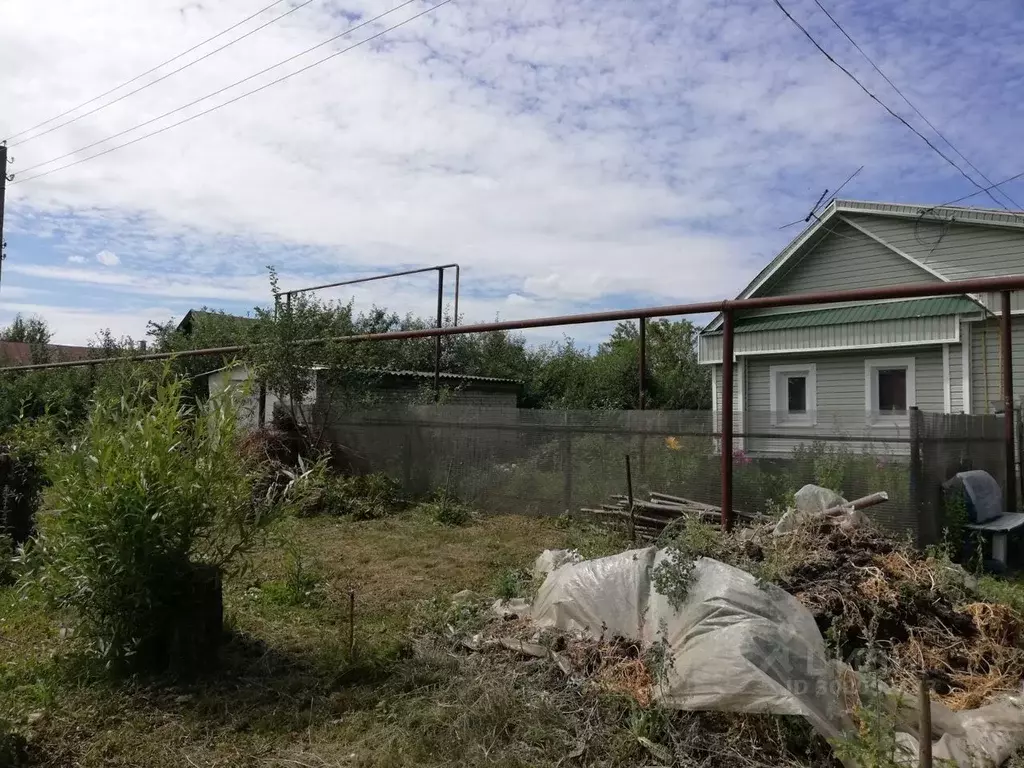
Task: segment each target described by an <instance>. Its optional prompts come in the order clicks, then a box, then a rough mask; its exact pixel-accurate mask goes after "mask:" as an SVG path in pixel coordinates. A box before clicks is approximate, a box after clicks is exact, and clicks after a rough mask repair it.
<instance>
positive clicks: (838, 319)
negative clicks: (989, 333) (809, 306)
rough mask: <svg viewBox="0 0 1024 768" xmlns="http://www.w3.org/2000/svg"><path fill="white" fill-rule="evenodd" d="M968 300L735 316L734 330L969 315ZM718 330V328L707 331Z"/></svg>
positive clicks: (936, 299)
mask: <svg viewBox="0 0 1024 768" xmlns="http://www.w3.org/2000/svg"><path fill="white" fill-rule="evenodd" d="M979 309H980V308H979V306H978V305H977V304H976V303H975V302H974V301H972V300H971V299H967V298H964V297H962V296H938V297H934V298H927V299H908V300H907V301H887V302H880V303H877V304H857V305H855V306H847V307H835V308H833V309H814V310H807V311H800V312H787V313H785V314H778V315H763V316H759V317H740V318H737V319H736V326H735V327H736V333H749V332H752V331H783V330H789V329H792V328H812V327H819V326H826V325H846V324H847V323H869V322H873V321H876V320H906V319H910V318H921V317H941V316H943V315H960V314H971V313H974V312H977V311H978V310H979ZM709 333H718V334H720V333H721V331H709Z"/></svg>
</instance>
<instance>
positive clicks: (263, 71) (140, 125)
mask: <svg viewBox="0 0 1024 768" xmlns="http://www.w3.org/2000/svg"><path fill="white" fill-rule="evenodd" d="M451 1H452V0H443V1H442V2H440V3H437V4H436V5H433V6H431V7H430V8H428V9H427V10H425V11H422V12H420V13H418V14H416V15H415V16H411V17H409V18H408V19H406V20H405V21H403V22H401V23H399V24H396V25H394V26H391V27H388V28H387V29H385V30H383V31H382V32H379V33H377V34H375V35H373V36H371V37H368V38H366V39H365V40H362V41H360V42H358V43H355V44H354V45H350V46H348V47H347V48H343V49H341V50H340V51H335V52H334V53H332V54H330V55H328V56H325V57H324V58H322V59H318V60H317V61H314V62H313V63H311V64H307V65H306V66H305V67H302V68H301V69H297V70H295V71H294V72H291V73H289V74H287V75H284V76H283V77H279V78H277V79H276V80H271V81H270V82H269V83H265V84H263V85H261V86H259V87H258V88H254V89H252V90H251V91H246V92H245V93H243V94H240V95H239V96H236V97H234V98H232V99H229V100H228V101H225V102H223V103H221V104H218V105H216V106H213V107H210V108H208V109H205V110H203V111H201V112H197V113H196V114H195V115H192V116H190V117H187V118H185V119H183V120H179V121H178V122H176V123H171V124H170V125H168V126H164V127H163V128H160V129H158V130H156V131H153V132H151V133H147V134H144V135H142V136H139V137H138V138H135V139H132V140H131V141H127V142H125V143H124V144H118V145H117V146H116V147H111V148H110V149H106V150H104V151H102V152H98V153H97V154H95V155H90V156H89V157H86V158H81V159H79V160H76V161H75V162H73V163H67V164H65V165H62V166H59V167H57V168H54V169H52V170H49V171H44V172H43V173H37V174H36V175H34V176H29V177H28V178H27V179H18V180H15V181H14V182H12V184H24V183H25V182H26V181H32V180H33V179H38V178H41V177H43V176H48V175H49V174H51V173H56V172H57V171H60V170H64V169H65V168H71V167H72V166H74V165H78V164H79V163H84V162H85V161H86V160H92V159H93V158H95V157H101V156H102V155H106V154H109V153H110V152H113V151H115V150H117V149H121V148H122V147H127V146H130V145H132V144H136V143H138V142H140V141H142V140H143V139H147V138H149V137H150V136H156V135H157V134H160V133H163V132H164V131H168V130H170V129H171V128H176V127H177V126H179V125H184V124H185V123H188V122H190V121H192V120H195V119H196V118H197V117H202V116H203V115H208V114H209V113H210V112H213V111H215V110H218V109H220V108H221V107H226V106H227V105H228V104H234V103H235V102H236V101H239V100H240V99H243V98H245V97H246V96H251V95H252V94H254V93H258V92H260V91H262V90H264V89H266V88H269V87H270V86H272V85H277V84H278V83H281V82H283V81H285V80H287V79H289V78H291V77H294V76H295V75H298V74H301V73H302V72H305V71H306V70H308V69H311V68H313V67H315V66H317V65H319V64H322V63H324V62H325V61H329V60H330V59H333V58H334V57H335V56H338V55H340V54H342V53H345V52H347V51H350V50H352V49H353V48H356V47H358V46H360V45H362V44H363V43H366V42H369V41H370V40H374V39H376V38H378V37H380V36H381V35H383V34H385V33H387V32H390V31H392V30H394V29H398V27H401V26H404V25H405V24H408V23H409V22H410V21H413V20H414V19H418V18H419V17H420V16H425V15H426V14H428V13H430V12H431V11H433V10H435V9H437V8H440V7H441V6H442V5H447V4H448V3H450V2H451ZM415 2H418V0H405V2H403V3H401V4H399V5H396V6H395V7H394V8H391V9H390V10H387V11H384V12H383V13H380V14H378V15H376V16H374V17H373V18H371V19H367V20H366V21H362V22H360V23H359V24H356V25H355V26H352V27H349V28H348V29H346V30H345V31H344V32H340V33H339V34H337V35H335V36H334V37H332V38H330V39H328V40H324V41H323V42H322V43H317V44H316V45H314V46H312V47H311V48H307V49H306V50H304V51H301V52H299V53H296V54H295V55H293V56H289V57H288V58H287V59H284V60H283V61H279V62H278V63H277V64H272V65H271V66H269V67H266V68H264V69H261V70H260V71H259V72H256V73H254V74H251V75H249V76H247V77H244V78H242V79H241V80H237V81H236V82H234V83H231V84H230V85H226V86H224V87H223V88H219V89H217V90H216V91H214V92H213V93H208V94H206V95H205V96H200V97H199V98H198V99H193V100H192V101H190V102H188V103H187V104H183V105H181V106H180V107H175V108H174V109H172V110H170V111H169V112H164V113H163V114H162V115H157V116H156V117H153V118H150V119H149V120H145V121H143V122H141V123H138V124H137V125H133V126H132V127H130V128H126V129H125V130H123V131H119V132H118V133H115V134H113V135H111V136H107V137H106V138H103V139H100V140H99V141H94V142H92V143H91V144H86V145H85V146H84V147H79V148H78V149H74V150H72V151H71V152H66V153H65V154H63V155H59V156H57V157H53V158H50V159H49V160H45V161H43V162H41V163H36V164H35V165H31V166H29V167H28V168H25V169H23V170H22V171H21V173H28V172H30V171H34V170H35V169H37V168H42V167H43V166H45V165H50V164H52V163H56V162H59V161H61V160H64V159H67V158H69V157H71V156H72V155H77V154H79V153H80V152H85V151H86V150H89V149H92V148H93V147H96V146H99V145H100V144H106V143H107V142H108V141H113V140H114V139H116V138H119V137H121V136H124V135H125V134H128V133H132V132H133V131H137V130H138V129H139V128H144V127H146V126H147V125H151V124H153V123H155V122H157V121H159V120H163V119H164V118H165V117H170V116H171V115H173V114H176V113H178V112H181V111H182V110H183V109H188V108H189V107H193V106H195V105H196V104H199V103H200V102H203V101H206V100H207V99H211V98H213V97H214V96H218V95H220V94H222V93H224V92H225V91H229V90H231V89H232V88H236V87H238V86H239V85H241V84H242V83H246V82H248V81H250V80H252V79H254V78H257V77H259V76H260V75H264V74H266V73H267V72H270V71H271V70H273V69H277V68H278V67H281V66H284V65H285V64H287V63H289V62H291V61H294V60H295V59H297V58H300V57H302V56H305V55H306V54H308V53H311V52H312V51H315V50H316V49H317V48H322V47H323V46H325V45H328V44H330V43H333V42H334V41H335V40H338V39H339V38H342V37H345V36H346V35H350V34H352V33H353V32H355V31H356V30H358V29H362V28H363V27H365V26H368V25H369V24H372V23H374V22H375V21H379V20H380V19H382V18H384V17H385V16H387V15H389V14H391V13H394V12H395V11H398V10H401V9H402V8H405V7H406V6H407V5H412V4H413V3H415Z"/></svg>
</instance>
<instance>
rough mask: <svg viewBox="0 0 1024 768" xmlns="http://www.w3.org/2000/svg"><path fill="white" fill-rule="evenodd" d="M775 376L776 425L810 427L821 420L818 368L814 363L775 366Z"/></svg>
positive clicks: (773, 417)
mask: <svg viewBox="0 0 1024 768" xmlns="http://www.w3.org/2000/svg"><path fill="white" fill-rule="evenodd" d="M769 375H770V376H771V384H770V387H769V389H770V392H771V408H772V424H773V425H778V426H795V427H796V426H802V427H809V426H813V425H814V424H816V423H817V393H818V385H817V370H816V368H815V365H814V363H807V364H805V365H773V366H771V367H770V368H769Z"/></svg>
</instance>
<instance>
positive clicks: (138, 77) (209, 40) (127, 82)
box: [4, 0, 297, 146]
mask: <svg viewBox="0 0 1024 768" xmlns="http://www.w3.org/2000/svg"><path fill="white" fill-rule="evenodd" d="M284 1H285V0H274V2H272V3H271V4H270V5H267V6H264V7H263V8H260V9H259V10H258V11H256V13H254V14H251V15H250V16H246V17H245V18H244V19H242V20H241V21H238V22H235V23H234V24H232V25H231V26H230V27H228V28H227V29H225V30H222V31H220V32H218V33H217V34H216V35H213V36H212V37H208V38H206V39H205V40H203V41H202V42H200V43H196V44H195V45H193V46H192V47H191V48H188V49H187V50H184V51H182V52H181V53H179V54H176V55H174V56H172V57H171V58H169V59H167V60H166V61H163V62H160V63H159V64H157V65H156V66H155V67H151V68H149V69H147V70H146V71H145V72H143V73H141V74H138V75H136V76H135V77H133V78H132V79H131V80H125V81H124V82H123V83H121V84H120V85H115V86H114V87H113V88H111V89H110V90H109V91H104V92H103V93H101V94H99V95H98V96H93V97H92V98H91V99H87V100H86V101H83V102H82V103H81V104H79V105H77V106H74V107H71V109H68V110H65V111H64V112H61V113H60V114H59V115H54V116H53V117H51V118H49V119H47V120H43V122H41V123H36V124H35V125H33V126H32V127H31V128H25V129H24V130H22V131H18V132H17V133H13V134H11V135H10V136H8V137H7V138H6V139H4V141H12V140H13V139H16V138H18V137H19V136H23V135H24V134H26V133H31V132H32V131H34V130H36V129H37V128H42V127H43V126H44V125H49V124H50V123H52V122H53V121H54V120H60V119H61V118H62V117H67V116H68V115H70V114H71V113H72V112H76V111H77V110H79V109H81V108H82V107H87V106H89V105H90V104H92V103H93V102H94V101H99V100H100V99H102V98H103V97H105V96H109V95H110V94H112V93H115V92H116V91H119V90H121V89H122V88H124V87H125V86H127V85H131V84H132V83H134V82H136V81H138V80H141V79H142V78H144V77H145V76H146V75H151V74H152V73H154V72H156V71H157V70H158V69H162V68H163V67H166V66H167V65H168V64H171V63H173V62H175V61H177V60H178V59H180V58H182V57H183V56H187V55H188V54H190V53H192V51H195V50H198V49H199V48H202V47H203V46H204V45H206V44H207V43H212V42H213V41H214V40H216V39H217V38H218V37H223V36H224V35H226V34H227V33H228V32H230V31H232V30H233V29H238V27H240V26H242V25H243V24H245V23H246V22H249V21H252V20H253V19H255V18H256V17H257V16H260V15H261V14H263V13H266V12H267V11H269V10H270V9H271V8H273V7H274V6H275V5H280V4H281V3H283V2H284ZM296 10H297V9H296ZM286 15H287V14H286ZM278 18H281V17H278ZM261 29H262V27H261ZM254 31H256V30H254ZM250 34H251V33H250ZM238 39H239V40H241V39H242V38H238ZM233 42H236V43H237V42H238V40H235V41H233ZM228 45H231V43H228ZM217 50H222V49H221V48H218V49H217ZM215 52H216V51H215ZM197 61H198V59H197ZM192 63H193V64H194V63H195V62H192ZM176 71H179V72H180V71H181V70H176ZM171 74H173V73H171ZM168 77H169V75H168ZM154 82H159V80H156V81H154ZM149 85H153V83H150V84H149ZM144 87H148V86H144ZM133 93H134V91H133ZM128 95H129V96H130V95H131V94H128ZM112 103H113V102H111V104H112ZM108 106H109V105H108ZM90 114H91V113H90ZM82 117H84V115H82ZM58 127H60V126H58ZM53 130H56V129H53ZM39 135H40V136H42V135H43V134H39ZM34 138H36V137H35V136H32V137H30V138H28V139H24V140H23V141H19V142H17V143H18V144H22V143H24V142H25V141H30V140H31V139H34ZM11 146H17V145H16V144H12V145H11Z"/></svg>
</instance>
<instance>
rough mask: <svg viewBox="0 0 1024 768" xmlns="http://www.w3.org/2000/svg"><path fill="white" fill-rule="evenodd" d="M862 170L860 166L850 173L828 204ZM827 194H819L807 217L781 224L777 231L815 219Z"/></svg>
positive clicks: (862, 167) (825, 192) (826, 192)
mask: <svg viewBox="0 0 1024 768" xmlns="http://www.w3.org/2000/svg"><path fill="white" fill-rule="evenodd" d="M863 170H864V166H863V165H862V166H861V167H860V168H858V169H857V170H856V171H854V172H853V173H851V174H850V175H849V176H848V177H847V178H846V181H844V182H843V183H842V184H840V185H839V189H837V190H836V191H835V192H833V193H832V197H830V198H829V199H828V202H829V203H831V202H832V201H833V200H835V199H836V195H838V194H839V193H840V192H841V191H842V189H843V187H845V186H846V185H847V184H849V183H850V182H851V181H853V179H854V177H855V176H856V175H857V174H858V173H860V172H861V171H863ZM827 194H828V190H827V189H826V190H825V191H824V192H822V193H821V197H819V198H818V202H816V203H815V204H814V207H813V208H811V211H810V213H808V214H807V216H805V217H804V218H802V219H797V220H796V221H791V222H789V224H783V225H782V226H781V227H779V229H786V228H788V227H792V226H793V225H794V224H806V223H807V222H809V221H810V220H811V218H812V217H813V218H815V219H816V218H818V217H817V215H816V213H817V211H818V208H820V207H821V201H822V200H824V199H825V195H827Z"/></svg>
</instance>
